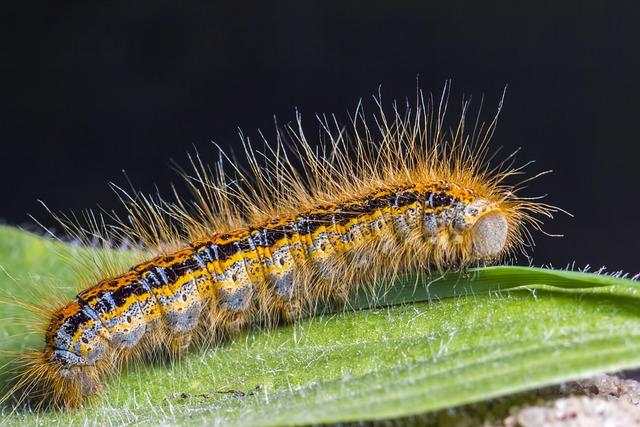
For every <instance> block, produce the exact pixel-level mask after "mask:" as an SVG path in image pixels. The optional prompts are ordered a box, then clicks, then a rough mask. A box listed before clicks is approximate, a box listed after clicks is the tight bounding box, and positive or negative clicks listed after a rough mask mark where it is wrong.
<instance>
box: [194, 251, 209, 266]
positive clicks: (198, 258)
mask: <svg viewBox="0 0 640 427" xmlns="http://www.w3.org/2000/svg"><path fill="white" fill-rule="evenodd" d="M193 258H194V259H195V260H196V262H197V263H198V266H199V267H200V268H206V267H207V265H206V264H205V263H204V261H203V260H202V257H201V256H200V254H198V253H197V252H196V253H195V254H193Z"/></svg>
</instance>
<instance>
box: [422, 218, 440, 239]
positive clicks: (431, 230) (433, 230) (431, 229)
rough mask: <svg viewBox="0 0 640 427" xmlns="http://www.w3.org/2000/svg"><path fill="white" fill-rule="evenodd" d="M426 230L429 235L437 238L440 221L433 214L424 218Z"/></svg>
mask: <svg viewBox="0 0 640 427" xmlns="http://www.w3.org/2000/svg"><path fill="white" fill-rule="evenodd" d="M424 229H425V232H426V234H427V235H429V236H435V235H436V234H437V232H438V221H437V220H436V216H435V215H434V214H432V213H430V214H427V215H425V217H424Z"/></svg>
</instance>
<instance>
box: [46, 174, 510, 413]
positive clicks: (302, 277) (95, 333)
mask: <svg viewBox="0 0 640 427" xmlns="http://www.w3.org/2000/svg"><path fill="white" fill-rule="evenodd" d="M504 209H505V207H504V203H503V202H502V201H501V200H500V199H498V200H490V199H488V198H486V197H481V196H480V195H478V194H476V192H474V191H473V190H469V189H465V188H463V187H461V186H460V185H457V184H454V183H449V182H446V181H436V182H426V183H417V184H407V185H405V186H395V187H393V188H382V189H379V190H376V191H373V192H371V193H370V194H367V195H366V196H364V197H360V198H357V199H354V200H345V201H342V202H336V203H334V204H330V205H326V204H325V205H322V206H318V207H317V208H315V209H312V210H310V211H307V212H304V213H301V214H298V215H292V216H289V217H283V218H275V219H273V220H271V221H267V222H265V223H262V224H256V225H251V226H249V227H246V228H240V229H237V230H232V231H228V232H225V233H218V234H215V235H213V236H211V238H208V239H203V240H199V241H194V242H192V243H191V244H190V245H189V247H187V248H184V249H182V250H179V251H177V252H174V253H172V254H170V255H166V256H161V257H158V258H155V259H153V260H150V261H148V262H145V263H142V264H139V265H137V266H134V267H133V268H131V270H130V271H129V272H127V273H125V274H123V275H121V276H119V277H115V278H112V279H110V280H105V281H102V282H100V283H98V284H96V285H95V286H93V287H90V288H88V289H86V290H85V291H83V292H81V293H79V294H78V295H77V297H76V298H75V299H74V300H73V301H72V302H70V303H69V304H67V305H66V306H64V307H62V308H61V309H59V310H58V311H57V312H56V313H55V314H54V315H53V317H52V321H51V323H50V325H49V329H48V331H47V334H46V345H45V350H44V352H43V353H42V357H43V359H44V360H43V361H44V363H43V366H46V367H47V372H46V374H45V375H44V376H45V377H48V383H49V385H50V386H51V387H52V388H53V391H52V393H51V394H50V395H51V396H52V398H53V400H54V401H57V402H56V403H61V404H63V405H66V406H68V407H73V406H78V405H80V404H81V403H82V402H83V401H85V400H86V399H87V398H88V397H90V396H94V395H96V394H98V393H99V392H100V384H101V383H102V377H103V376H105V375H106V374H108V372H109V371H110V370H112V369H113V365H114V364H113V360H114V359H115V357H114V355H115V354H119V353H122V352H132V351H137V352H145V351H150V349H153V348H157V344H158V342H168V343H169V346H170V348H171V349H172V350H173V351H175V352H182V351H184V350H186V349H187V348H188V347H189V345H190V343H191V341H192V337H194V336H197V335H198V334H199V333H201V332H202V331H208V332H209V334H211V333H214V334H216V333H217V334H220V335H223V336H228V335H233V334H235V333H237V332H238V331H239V330H241V329H242V328H243V327H244V326H246V325H248V324H250V323H269V322H274V321H279V320H284V321H291V320H295V319H296V318H298V317H300V316H302V315H303V313H304V311H305V308H306V309H309V308H311V309H312V308H313V307H314V306H315V305H316V304H317V303H318V302H319V301H325V299H326V298H327V297H328V296H331V297H332V298H334V299H336V300H338V301H342V302H344V301H346V298H347V297H348V296H349V292H350V291H353V289H354V287H353V286H352V284H351V283H349V281H350V280H351V279H352V278H363V277H368V276H371V277H373V276H375V275H377V274H379V272H378V271H377V270H376V268H374V267H373V266H375V265H377V264H376V263H380V262H381V261H380V260H382V262H395V263H396V265H395V266H394V269H396V270H398V269H402V268H405V269H409V268H411V267H412V266H411V265H410V263H409V262H407V261H406V260H403V259H400V260H398V259H397V258H398V257H397V256H396V257H394V254H407V253H411V252H414V253H416V256H417V257H418V258H417V259H418V260H419V262H420V263H421V265H426V264H431V265H435V266H438V267H439V265H436V264H439V263H441V262H445V261H446V262H448V263H452V262H453V263H459V264H464V263H465V262H468V261H469V260H470V259H473V260H479V259H490V258H494V257H497V256H500V255H501V254H502V253H503V252H504V250H505V248H506V247H507V246H508V241H507V240H508V229H509V227H510V225H509V219H508V217H507V216H506V215H505V214H504V213H503V210H504ZM409 258H410V257H409ZM394 259H395V261H392V260H394ZM443 260H445V261H443Z"/></svg>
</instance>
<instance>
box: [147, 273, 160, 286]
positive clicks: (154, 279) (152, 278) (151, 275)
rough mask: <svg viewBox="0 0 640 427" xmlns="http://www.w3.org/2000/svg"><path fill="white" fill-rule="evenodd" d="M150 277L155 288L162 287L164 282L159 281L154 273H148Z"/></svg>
mask: <svg viewBox="0 0 640 427" xmlns="http://www.w3.org/2000/svg"><path fill="white" fill-rule="evenodd" d="M147 275H148V277H149V278H150V279H151V280H152V281H153V284H154V285H155V286H162V282H161V281H160V279H158V276H156V274H155V273H154V272H153V271H149V272H148V273H147Z"/></svg>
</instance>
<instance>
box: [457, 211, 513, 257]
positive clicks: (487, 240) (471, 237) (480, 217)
mask: <svg viewBox="0 0 640 427" xmlns="http://www.w3.org/2000/svg"><path fill="white" fill-rule="evenodd" d="M454 228H455V229H456V231H457V232H458V233H461V234H463V235H465V238H464V240H465V241H466V243H467V244H466V251H467V255H468V257H469V258H471V259H474V260H491V259H495V258H498V257H500V256H501V255H502V254H504V253H505V252H506V251H507V250H508V247H509V232H510V227H509V221H508V220H507V217H506V215H505V213H504V212H503V211H502V210H501V209H500V206H499V204H498V203H493V202H490V201H489V200H487V199H478V200H476V201H474V202H473V203H470V204H469V205H466V206H465V207H464V209H463V211H462V212H460V215H459V216H458V218H456V219H455V220H454Z"/></svg>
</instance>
